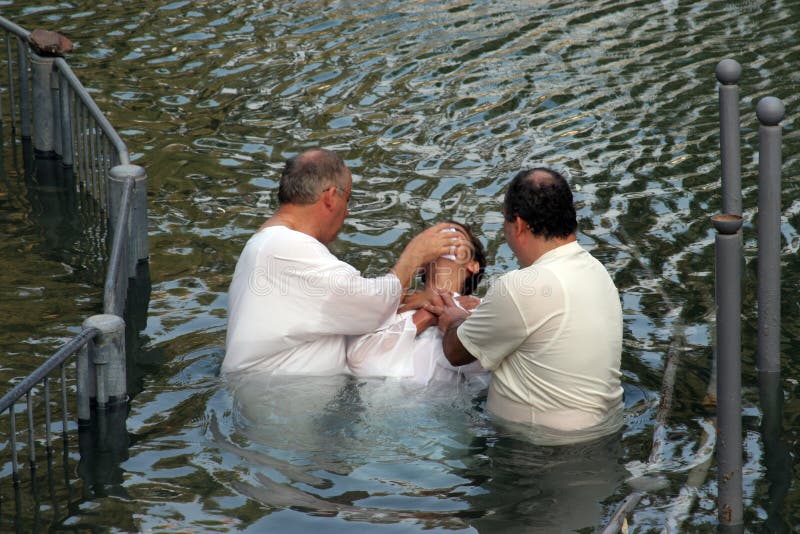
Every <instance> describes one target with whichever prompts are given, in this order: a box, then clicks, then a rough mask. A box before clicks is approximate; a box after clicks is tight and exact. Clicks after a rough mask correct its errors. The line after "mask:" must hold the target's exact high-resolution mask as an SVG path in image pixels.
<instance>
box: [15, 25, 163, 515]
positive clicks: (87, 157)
mask: <svg viewBox="0 0 800 534" xmlns="http://www.w3.org/2000/svg"><path fill="white" fill-rule="evenodd" d="M0 29H2V30H4V31H5V41H6V47H5V48H6V54H7V56H6V62H7V67H8V79H7V85H6V86H5V87H2V86H0V120H2V119H4V118H5V117H6V116H8V117H9V118H10V126H11V135H12V139H13V140H16V139H17V136H18V135H19V138H20V140H21V142H22V143H23V147H24V146H26V143H27V144H28V145H32V148H33V153H34V155H35V158H36V161H37V163H41V165H37V167H39V168H40V169H44V168H52V167H53V165H60V170H61V171H64V172H63V174H65V175H69V176H70V177H71V178H73V179H74V182H70V184H71V187H73V188H74V189H75V190H76V192H77V193H79V194H80V195H79V198H81V199H83V202H84V205H83V206H82V211H83V212H84V215H88V217H90V218H91V219H93V220H94V222H95V223H98V224H100V225H102V226H104V227H105V229H106V231H105V235H106V238H107V239H108V238H109V237H110V240H109V242H108V246H107V249H108V258H107V263H106V276H105V284H104V299H103V310H104V315H97V316H93V317H90V318H88V319H87V320H86V321H84V324H83V328H82V330H81V332H80V334H78V335H77V336H76V337H75V338H74V339H72V340H71V341H70V342H68V343H67V344H66V345H65V346H64V347H62V348H61V349H60V350H59V351H58V352H57V353H56V354H54V355H53V356H52V357H50V358H49V359H48V360H47V361H46V362H45V363H44V364H43V365H42V366H40V367H39V368H38V369H36V370H35V371H34V372H33V373H32V374H31V375H30V376H28V377H26V378H25V379H23V380H22V381H21V382H19V383H18V384H17V385H16V386H15V387H13V388H12V389H11V391H9V392H8V393H6V394H5V395H4V396H3V397H2V398H0V418H3V417H4V416H5V415H7V416H8V429H9V431H8V441H7V442H6V444H5V447H4V454H5V453H8V452H10V455H11V471H12V478H13V482H14V488H15V497H16V502H17V509H18V511H19V503H20V496H19V486H20V472H21V470H20V468H19V450H18V449H19V448H20V442H19V440H18V439H17V438H18V436H19V433H20V432H19V431H18V430H17V421H16V418H17V412H18V408H20V406H21V402H20V401H21V399H22V398H23V397H24V398H25V403H26V405H27V406H26V408H25V410H26V411H27V449H28V454H29V457H30V469H31V481H32V483H33V485H34V487H35V483H36V477H35V472H36V458H37V436H43V437H44V443H43V444H42V443H41V440H40V441H39V444H38V447H39V448H40V449H41V447H42V446H44V448H45V451H46V455H47V459H48V466H49V465H50V462H51V459H52V452H53V445H52V441H53V436H52V434H53V431H52V429H53V421H52V418H53V413H52V411H51V409H52V407H53V404H54V400H53V399H51V394H50V393H51V391H50V389H51V387H50V386H51V382H52V381H53V378H52V375H54V374H56V373H58V374H59V375H60V376H59V377H58V381H59V382H60V397H61V399H60V400H61V402H60V404H61V411H60V419H61V434H62V441H63V443H64V451H65V452H64V461H65V476H67V477H68V475H66V472H67V467H66V462H67V452H66V451H67V429H68V422H69V421H70V413H69V412H70V411H69V410H68V408H67V407H68V392H69V393H74V394H76V396H77V413H73V414H72V419H73V420H74V419H77V421H78V423H79V426H83V427H85V426H87V424H88V423H90V422H92V421H93V417H94V415H93V414H96V413H97V412H104V411H105V410H106V409H107V408H108V407H110V406H113V405H122V406H124V405H125V404H126V402H127V387H126V369H125V358H126V356H125V334H124V332H125V322H124V320H123V319H122V316H123V314H124V313H125V307H126V296H127V292H128V286H129V281H130V279H132V278H136V276H137V269H138V267H139V266H140V265H142V264H144V262H146V260H147V257H148V250H147V200H146V198H147V197H146V174H145V171H144V169H143V168H142V167H139V166H136V165H131V163H130V157H129V154H128V149H127V147H126V146H125V144H124V142H123V141H122V139H121V138H120V137H119V135H118V134H117V132H116V131H115V130H114V128H113V127H112V126H111V124H110V122H109V121H108V120H107V119H106V117H105V116H104V115H103V113H102V112H101V111H100V109H99V108H98V106H97V105H96V103H95V102H94V100H93V99H92V97H91V96H90V94H89V92H88V91H87V90H86V88H85V87H84V86H83V85H82V84H81V82H80V80H78V78H77V76H76V75H75V74H74V73H73V72H72V69H71V68H70V66H69V65H68V64H67V62H66V61H65V60H64V59H63V58H62V57H56V56H49V55H47V54H45V53H42V51H41V50H40V49H39V48H37V47H36V46H34V45H32V43H31V42H30V41H29V37H30V35H31V34H30V32H28V31H27V30H25V29H23V28H21V27H19V26H17V25H16V24H14V23H13V22H11V21H9V20H7V19H4V18H2V17H0ZM15 47H16V50H14V48H15ZM6 96H7V98H6ZM45 163H46V164H45ZM40 169H37V171H38V170H40ZM75 355H77V358H73V359H74V360H75V366H74V374H73V372H72V371H71V369H72V367H71V366H70V363H71V362H70V359H71V358H72V357H73V356H75ZM68 370H70V373H68V372H67V371H68ZM68 374H69V375H70V376H68ZM73 381H74V385H73ZM92 403H95V404H94V405H95V408H96V410H95V411H94V412H93V410H92ZM34 408H38V409H39V410H42V409H43V411H44V421H43V422H42V421H41V416H39V417H38V424H37V418H35V417H34ZM37 413H38V412H37ZM76 415H77V417H76ZM42 425H43V426H42ZM5 465H8V464H5ZM0 468H2V464H0ZM67 482H68V481H67ZM2 497H3V496H2V495H0V505H2V501H3V498H2ZM0 510H2V509H1V508H0ZM37 510H38V509H37Z"/></svg>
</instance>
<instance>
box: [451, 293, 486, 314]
mask: <svg viewBox="0 0 800 534" xmlns="http://www.w3.org/2000/svg"><path fill="white" fill-rule="evenodd" d="M455 301H456V302H458V303H459V304H460V305H461V307H462V308H464V309H465V310H467V311H470V312H471V311H472V310H474V309H475V308H477V307H478V304H480V303H481V299H479V298H478V297H473V296H472V295H461V296H460V297H456V298H455Z"/></svg>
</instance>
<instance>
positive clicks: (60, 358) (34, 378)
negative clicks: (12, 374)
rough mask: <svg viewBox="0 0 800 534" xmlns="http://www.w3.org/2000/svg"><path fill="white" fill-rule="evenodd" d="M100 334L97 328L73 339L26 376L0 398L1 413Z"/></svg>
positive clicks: (85, 331) (90, 329) (83, 332)
mask: <svg viewBox="0 0 800 534" xmlns="http://www.w3.org/2000/svg"><path fill="white" fill-rule="evenodd" d="M99 333H100V330H98V329H97V328H87V329H85V330H83V331H81V333H80V334H78V335H77V336H75V337H74V338H72V340H71V341H69V342H68V343H67V344H66V345H64V346H63V347H61V350H59V351H58V352H56V353H55V354H53V355H52V356H51V357H50V359H48V360H47V361H46V362H44V363H43V364H42V365H40V366H39V368H38V369H36V370H35V371H34V372H33V373H31V374H30V375H28V376H26V377H25V379H24V380H23V381H22V382H20V383H19V384H17V385H16V386H14V387H13V388H12V389H11V391H9V392H8V393H6V394H5V395H3V397H2V398H0V413H3V412H4V411H6V410H7V409H8V408H9V407H11V406H12V405H13V404H14V403H15V402H17V401H18V400H19V399H21V398H22V397H23V396H24V395H25V394H26V393H28V391H30V389H31V388H32V387H33V386H35V385H36V384H38V383H39V382H41V381H42V380H44V378H45V377H46V376H47V375H49V374H50V373H51V372H52V371H53V370H54V369H55V368H56V367H58V366H59V365H61V364H63V363H64V362H65V361H66V360H67V358H69V357H70V356H72V355H73V354H75V353H76V352H78V351H79V350H80V349H82V348H83V347H84V346H86V344H87V343H88V342H89V341H90V340H91V339H92V338H94V337H95V336H96V335H97V334H99Z"/></svg>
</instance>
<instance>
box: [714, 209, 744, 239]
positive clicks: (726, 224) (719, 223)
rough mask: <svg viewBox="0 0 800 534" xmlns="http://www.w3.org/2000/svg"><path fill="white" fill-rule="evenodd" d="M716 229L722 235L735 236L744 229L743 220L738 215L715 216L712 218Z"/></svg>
mask: <svg viewBox="0 0 800 534" xmlns="http://www.w3.org/2000/svg"><path fill="white" fill-rule="evenodd" d="M711 224H713V225H714V229H715V230H716V231H717V232H719V233H720V234H722V235H733V234H735V233H736V232H738V231H739V228H741V227H742V218H741V217H739V216H738V215H729V214H727V213H726V214H723V215H714V216H713V217H711Z"/></svg>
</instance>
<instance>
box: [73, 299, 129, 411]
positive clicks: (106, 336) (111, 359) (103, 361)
mask: <svg viewBox="0 0 800 534" xmlns="http://www.w3.org/2000/svg"><path fill="white" fill-rule="evenodd" d="M83 328H84V329H87V328H97V329H98V330H100V334H99V335H98V336H97V337H96V338H95V350H94V362H93V363H94V366H95V368H97V369H96V371H95V372H96V373H97V374H96V376H97V407H98V409H101V410H102V409H105V408H106V406H107V405H112V404H116V403H120V402H125V401H126V400H127V398H128V393H127V391H128V389H127V385H126V383H127V382H126V381H127V379H126V371H125V321H124V320H123V319H122V317H118V316H116V315H106V314H103V315H93V316H91V317H89V318H88V319H86V320H85V321H84V322H83Z"/></svg>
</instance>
